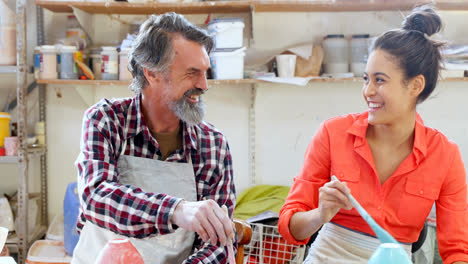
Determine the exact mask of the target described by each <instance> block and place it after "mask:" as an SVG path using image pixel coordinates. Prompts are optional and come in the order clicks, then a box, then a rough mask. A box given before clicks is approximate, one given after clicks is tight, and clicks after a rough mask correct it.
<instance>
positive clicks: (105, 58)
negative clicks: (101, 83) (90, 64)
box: [101, 47, 119, 80]
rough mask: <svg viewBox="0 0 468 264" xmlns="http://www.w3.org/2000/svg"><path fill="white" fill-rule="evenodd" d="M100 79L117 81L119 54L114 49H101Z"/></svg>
mask: <svg viewBox="0 0 468 264" xmlns="http://www.w3.org/2000/svg"><path fill="white" fill-rule="evenodd" d="M101 77H102V79H103V80H118V79H119V53H118V52H117V48H116V47H102V51H101Z"/></svg>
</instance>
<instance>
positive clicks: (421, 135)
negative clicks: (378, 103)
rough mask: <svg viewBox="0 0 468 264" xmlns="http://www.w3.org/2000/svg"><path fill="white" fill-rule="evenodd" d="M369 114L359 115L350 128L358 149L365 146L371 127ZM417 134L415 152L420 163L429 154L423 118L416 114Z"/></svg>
mask: <svg viewBox="0 0 468 264" xmlns="http://www.w3.org/2000/svg"><path fill="white" fill-rule="evenodd" d="M368 116H369V112H368V111H366V112H364V113H362V114H359V115H358V116H357V118H356V119H355V120H354V122H353V124H352V125H351V127H349V128H348V130H347V132H348V133H350V134H352V135H355V136H356V139H355V141H354V146H355V147H358V146H361V145H363V144H364V142H365V139H366V131H367V127H368V126H369V121H368V119H367V118H368ZM414 129H415V132H414V146H413V152H414V153H416V154H415V155H416V158H417V161H418V163H419V161H421V160H422V159H423V158H424V157H425V156H426V153H427V145H426V135H425V126H424V122H423V120H422V118H421V116H420V115H419V114H418V113H416V124H415V128H414Z"/></svg>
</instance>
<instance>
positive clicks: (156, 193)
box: [72, 13, 235, 263]
mask: <svg viewBox="0 0 468 264" xmlns="http://www.w3.org/2000/svg"><path fill="white" fill-rule="evenodd" d="M212 46H213V40H212V39H211V38H210V37H209V36H208V35H207V34H206V33H205V32H204V31H203V30H200V29H199V28H197V27H195V26H194V25H192V24H191V23H189V22H188V21H187V20H186V19H185V18H183V17H182V16H181V15H178V14H175V13H167V14H164V15H161V16H155V15H153V16H151V17H150V18H149V19H148V20H147V21H146V22H144V24H143V25H142V26H141V28H140V32H139V34H138V37H137V38H136V41H135V43H134V45H133V48H132V51H131V54H130V58H129V59H130V62H129V69H130V71H131V72H132V74H133V82H132V84H131V89H132V90H133V91H134V92H135V94H136V95H135V96H134V97H133V98H124V99H116V100H106V99H104V100H101V101H100V102H99V103H97V104H96V105H94V106H93V107H91V108H90V109H89V110H87V111H86V113H85V115H84V118H83V135H82V140H81V153H80V155H79V157H78V159H77V161H76V166H77V168H78V171H79V175H78V183H79V188H78V189H79V196H80V202H81V206H80V217H79V223H78V230H80V231H81V235H80V240H79V242H78V244H77V246H76V248H75V251H74V257H73V262H72V263H94V260H95V259H96V257H97V255H98V254H99V252H100V250H101V249H102V248H103V247H104V245H105V244H106V242H107V241H109V240H111V239H113V238H121V237H127V238H130V240H131V241H132V243H133V244H134V245H135V247H136V248H137V249H138V251H139V252H140V253H141V255H142V257H143V259H144V261H145V263H182V262H183V263H226V261H227V260H226V259H227V258H226V255H227V253H226V252H227V250H226V247H225V245H226V243H227V241H228V237H232V236H233V229H232V225H231V224H232V222H231V220H230V217H232V212H233V210H234V204H235V189H234V182H233V178H232V177H233V173H232V163H231V155H230V151H229V147H228V144H227V141H226V138H225V137H224V136H223V135H222V134H221V132H220V131H218V130H217V129H216V128H215V127H214V126H213V125H211V124H208V123H206V122H204V121H203V116H204V113H205V107H204V104H203V101H202V98H201V95H202V94H203V93H204V92H205V91H206V90H207V81H206V71H207V70H208V68H209V67H210V61H209V57H208V53H209V52H210V50H211V48H212ZM222 205H226V206H227V208H228V212H229V216H230V217H228V216H227V215H226V214H225V213H224V212H223V210H222V209H221V208H220V206H222Z"/></svg>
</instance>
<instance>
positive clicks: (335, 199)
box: [318, 180, 353, 223]
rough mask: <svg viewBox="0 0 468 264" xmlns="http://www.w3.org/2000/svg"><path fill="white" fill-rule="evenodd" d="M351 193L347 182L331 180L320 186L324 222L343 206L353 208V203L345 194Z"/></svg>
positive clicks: (320, 210) (320, 204)
mask: <svg viewBox="0 0 468 264" xmlns="http://www.w3.org/2000/svg"><path fill="white" fill-rule="evenodd" d="M348 193H350V190H349V188H348V186H346V183H343V182H340V181H334V180H332V181H330V182H327V183H325V184H324V185H323V186H322V187H320V188H319V207H318V209H319V217H320V220H321V221H322V223H327V222H330V220H331V219H332V218H333V217H334V216H335V215H336V214H337V213H338V211H339V210H340V209H341V208H344V209H347V210H351V209H352V208H353V205H352V204H351V202H350V201H349V200H348V198H347V197H346V195H345V194H348Z"/></svg>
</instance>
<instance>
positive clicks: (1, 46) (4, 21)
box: [0, 0, 16, 65]
mask: <svg viewBox="0 0 468 264" xmlns="http://www.w3.org/2000/svg"><path fill="white" fill-rule="evenodd" d="M0 54H1V56H0V65H16V22H15V12H14V11H13V10H11V9H10V8H8V6H7V5H6V4H5V3H4V1H3V0H0Z"/></svg>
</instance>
